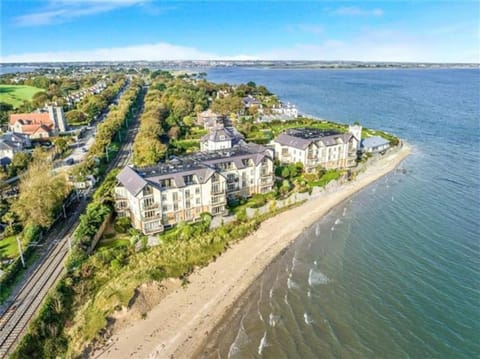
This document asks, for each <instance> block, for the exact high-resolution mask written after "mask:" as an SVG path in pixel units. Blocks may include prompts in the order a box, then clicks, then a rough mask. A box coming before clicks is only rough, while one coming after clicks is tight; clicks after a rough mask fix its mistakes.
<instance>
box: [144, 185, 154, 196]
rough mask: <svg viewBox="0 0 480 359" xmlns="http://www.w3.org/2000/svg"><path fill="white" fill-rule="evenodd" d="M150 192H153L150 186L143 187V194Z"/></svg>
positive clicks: (146, 194)
mask: <svg viewBox="0 0 480 359" xmlns="http://www.w3.org/2000/svg"><path fill="white" fill-rule="evenodd" d="M152 193H153V190H152V187H150V186H145V187H143V195H144V196H148V195H149V194H152Z"/></svg>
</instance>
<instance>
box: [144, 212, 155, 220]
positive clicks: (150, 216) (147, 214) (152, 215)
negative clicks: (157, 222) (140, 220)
mask: <svg viewBox="0 0 480 359" xmlns="http://www.w3.org/2000/svg"><path fill="white" fill-rule="evenodd" d="M144 217H145V219H148V218H153V217H155V210H153V211H145V215H144Z"/></svg>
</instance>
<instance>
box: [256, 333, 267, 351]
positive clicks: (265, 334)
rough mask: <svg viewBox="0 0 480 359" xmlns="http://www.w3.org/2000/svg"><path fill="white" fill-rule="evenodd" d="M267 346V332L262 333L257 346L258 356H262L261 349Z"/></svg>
mask: <svg viewBox="0 0 480 359" xmlns="http://www.w3.org/2000/svg"><path fill="white" fill-rule="evenodd" d="M266 346H267V332H264V333H263V337H262V339H260V344H259V345H258V355H262V353H263V349H265V347H266Z"/></svg>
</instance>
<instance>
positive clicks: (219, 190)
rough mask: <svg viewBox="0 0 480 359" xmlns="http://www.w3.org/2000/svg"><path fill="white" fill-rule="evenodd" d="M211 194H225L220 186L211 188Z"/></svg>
mask: <svg viewBox="0 0 480 359" xmlns="http://www.w3.org/2000/svg"><path fill="white" fill-rule="evenodd" d="M210 192H211V194H222V193H225V188H224V187H221V186H212V189H211V191H210Z"/></svg>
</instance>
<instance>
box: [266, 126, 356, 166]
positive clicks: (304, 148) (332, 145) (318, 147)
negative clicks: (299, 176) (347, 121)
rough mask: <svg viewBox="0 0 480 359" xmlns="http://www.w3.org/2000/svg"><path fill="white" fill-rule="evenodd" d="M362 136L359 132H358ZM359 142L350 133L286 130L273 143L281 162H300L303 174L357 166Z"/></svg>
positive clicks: (302, 129) (299, 129) (276, 156)
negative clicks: (317, 169)
mask: <svg viewBox="0 0 480 359" xmlns="http://www.w3.org/2000/svg"><path fill="white" fill-rule="evenodd" d="M360 133H361V132H360ZM358 142H359V139H358V138H357V137H356V136H355V135H353V134H352V133H350V132H349V133H339V132H337V131H322V130H318V129H312V128H295V129H288V130H286V131H285V132H284V133H282V134H280V135H279V136H278V137H277V138H275V139H274V140H273V145H274V146H275V159H278V160H279V161H280V163H297V162H301V163H302V164H303V166H304V169H305V171H306V172H313V171H315V169H316V168H317V167H319V166H321V167H323V168H325V169H337V168H348V167H352V166H355V165H356V159H357V147H358Z"/></svg>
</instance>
